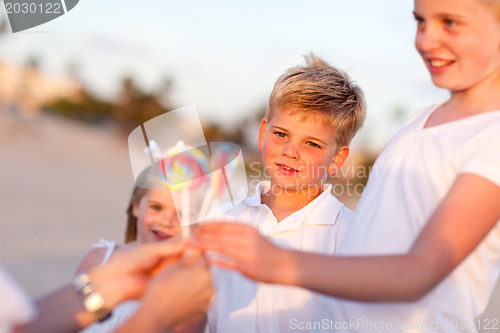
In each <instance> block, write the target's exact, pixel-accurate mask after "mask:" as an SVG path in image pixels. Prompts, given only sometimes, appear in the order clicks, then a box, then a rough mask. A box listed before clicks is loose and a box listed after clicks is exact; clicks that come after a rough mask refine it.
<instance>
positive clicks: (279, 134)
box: [274, 131, 286, 138]
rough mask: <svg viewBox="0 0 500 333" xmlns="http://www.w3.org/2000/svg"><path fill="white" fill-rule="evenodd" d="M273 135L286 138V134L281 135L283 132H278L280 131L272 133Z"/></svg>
mask: <svg viewBox="0 0 500 333" xmlns="http://www.w3.org/2000/svg"><path fill="white" fill-rule="evenodd" d="M274 134H276V135H277V136H279V137H280V138H286V133H283V132H280V131H276V132H274Z"/></svg>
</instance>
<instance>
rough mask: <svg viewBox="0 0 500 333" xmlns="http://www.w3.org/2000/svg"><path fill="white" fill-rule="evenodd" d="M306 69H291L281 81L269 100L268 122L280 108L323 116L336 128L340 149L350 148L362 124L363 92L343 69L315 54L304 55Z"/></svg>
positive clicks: (275, 86)
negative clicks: (342, 147) (347, 146)
mask: <svg viewBox="0 0 500 333" xmlns="http://www.w3.org/2000/svg"><path fill="white" fill-rule="evenodd" d="M304 58H305V60H306V65H305V66H296V67H292V68H290V69H288V70H287V71H286V72H285V73H284V74H283V75H282V76H280V77H279V78H278V80H277V81H276V83H275V84H274V88H273V91H272V92H271V96H270V97H269V104H268V107H267V111H266V120H268V121H270V120H271V118H272V117H273V114H274V112H275V111H276V110H278V109H283V108H286V109H287V111H289V112H290V113H291V114H292V113H295V112H301V113H304V116H305V117H309V116H321V118H322V119H323V121H324V123H325V125H329V126H332V127H334V128H335V131H336V135H337V138H336V141H337V144H338V145H339V146H346V145H348V144H349V143H350V142H351V140H352V138H353V136H354V134H356V132H357V131H358V129H359V128H360V127H361V125H362V124H363V121H364V118H365V102H364V98H363V91H362V90H361V88H360V87H359V86H358V85H357V84H355V83H353V82H352V81H351V79H350V78H349V76H348V75H347V74H346V73H344V72H342V71H341V70H339V69H337V68H335V67H333V66H331V65H329V64H328V63H327V62H325V61H324V60H322V59H321V58H319V57H317V56H315V55H314V54H312V53H311V54H309V55H307V56H304Z"/></svg>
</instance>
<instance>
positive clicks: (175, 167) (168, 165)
mask: <svg viewBox="0 0 500 333" xmlns="http://www.w3.org/2000/svg"><path fill="white" fill-rule="evenodd" d="M189 148H190V147H187V146H186V145H185V144H184V142H182V141H179V142H178V143H177V145H176V146H175V147H174V148H172V149H170V150H168V151H167V152H166V153H165V154H164V157H163V158H162V159H161V160H160V169H161V176H162V178H163V179H164V180H165V182H166V184H167V187H168V188H169V189H170V190H173V191H181V193H182V209H181V212H182V220H181V225H182V226H184V227H186V226H188V225H189V224H190V221H189V211H190V209H189V207H190V204H189V203H190V198H189V193H190V192H191V191H195V190H198V189H202V188H203V187H204V186H205V185H206V183H207V182H206V177H205V176H206V174H207V172H208V169H209V168H208V162H207V159H206V157H205V155H204V154H203V153H202V152H201V151H200V150H198V149H196V148H191V149H189ZM183 231H185V232H188V229H187V228H183Z"/></svg>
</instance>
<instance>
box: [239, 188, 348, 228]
mask: <svg viewBox="0 0 500 333" xmlns="http://www.w3.org/2000/svg"><path fill="white" fill-rule="evenodd" d="M270 189H271V182H270V181H262V182H260V183H258V184H257V186H256V187H255V193H254V194H253V195H251V196H248V197H246V198H245V200H244V202H245V203H246V204H247V205H249V206H253V207H258V206H261V205H263V204H262V201H261V194H262V193H265V192H266V191H269V190H270ZM331 191H332V184H325V185H323V192H321V194H320V195H319V196H318V197H317V198H315V199H314V200H313V201H311V202H310V203H309V204H307V205H306V206H305V207H303V208H302V209H299V210H298V211H296V212H294V213H293V214H291V215H290V216H288V217H287V218H286V219H284V220H283V221H281V222H280V224H281V223H283V222H286V221H288V220H290V221H291V222H292V223H293V224H295V223H297V222H300V223H301V222H303V223H306V224H309V225H315V224H316V225H326V224H335V221H336V220H337V216H338V214H339V213H340V210H341V209H342V207H344V204H343V203H341V202H340V201H339V200H337V198H335V197H334V196H333V194H332V193H331ZM319 205H323V206H325V205H326V206H328V207H331V209H318V206H319Z"/></svg>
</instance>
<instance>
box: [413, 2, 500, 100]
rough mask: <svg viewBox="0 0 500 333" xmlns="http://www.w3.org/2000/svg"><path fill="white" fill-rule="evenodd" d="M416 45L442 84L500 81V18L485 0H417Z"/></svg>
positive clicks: (459, 86)
mask: <svg viewBox="0 0 500 333" xmlns="http://www.w3.org/2000/svg"><path fill="white" fill-rule="evenodd" d="M414 15H415V19H416V20H417V32H416V37H415V46H416V48H417V50H418V52H419V53H420V55H421V56H422V59H423V60H424V63H425V65H426V66H427V68H428V70H429V72H430V74H431V77H432V81H433V82H434V84H435V85H436V86H438V87H441V88H445V89H449V90H451V91H452V92H459V91H464V90H468V89H473V88H476V87H480V86H482V85H483V84H486V85H487V84H490V83H494V84H498V82H500V19H499V18H498V15H497V13H496V8H495V7H494V5H492V4H488V2H487V1H485V0H439V1H436V0H415V10H414Z"/></svg>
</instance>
